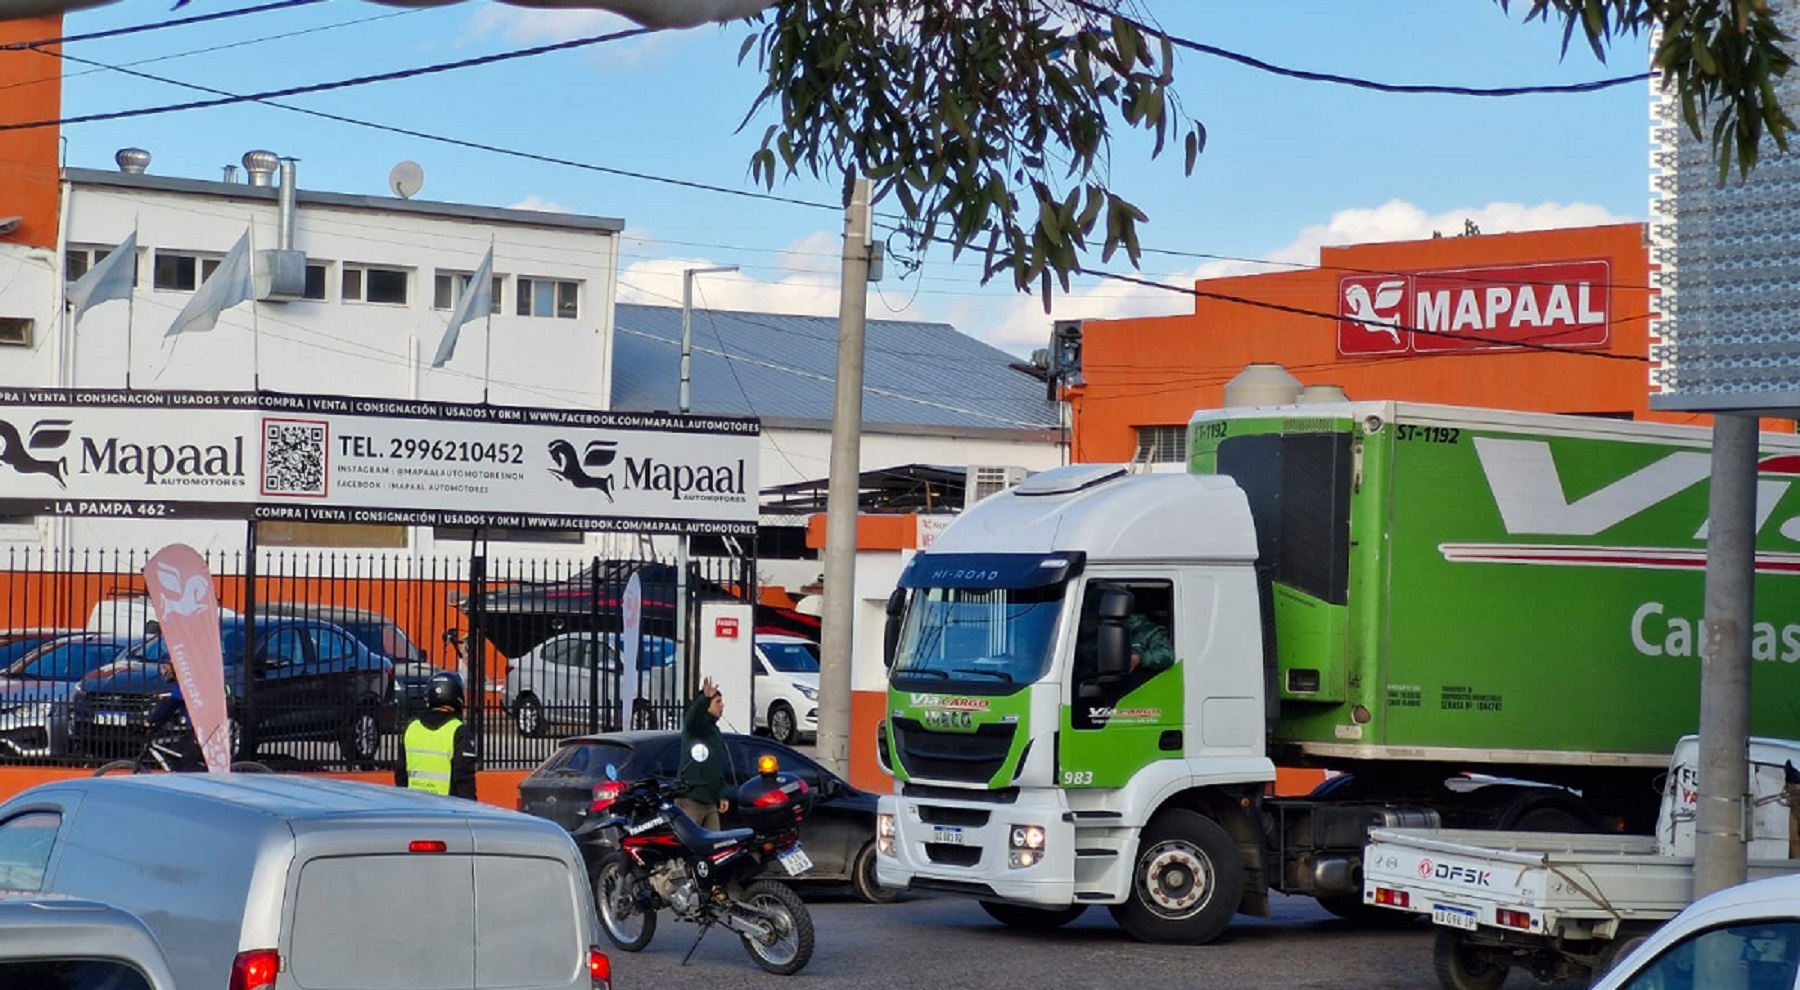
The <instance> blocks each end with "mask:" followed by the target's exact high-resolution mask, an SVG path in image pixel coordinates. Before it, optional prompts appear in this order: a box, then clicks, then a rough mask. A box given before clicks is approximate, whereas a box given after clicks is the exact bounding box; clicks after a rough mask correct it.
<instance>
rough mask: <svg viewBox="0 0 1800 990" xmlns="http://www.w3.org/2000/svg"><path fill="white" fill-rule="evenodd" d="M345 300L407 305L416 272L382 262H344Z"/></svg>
mask: <svg viewBox="0 0 1800 990" xmlns="http://www.w3.org/2000/svg"><path fill="white" fill-rule="evenodd" d="M343 290H344V291H343V300H344V302H366V303H386V304H388V305H393V306H404V305H406V303H407V301H408V300H409V299H410V298H411V294H412V293H411V290H412V272H410V271H408V270H406V269H404V268H386V267H382V266H379V265H351V264H346V265H344V278H343Z"/></svg>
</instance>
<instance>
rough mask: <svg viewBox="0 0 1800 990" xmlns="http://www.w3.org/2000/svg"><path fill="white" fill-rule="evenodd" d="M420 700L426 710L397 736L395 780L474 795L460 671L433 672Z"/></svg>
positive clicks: (404, 784) (405, 784) (403, 784)
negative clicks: (398, 753) (423, 699)
mask: <svg viewBox="0 0 1800 990" xmlns="http://www.w3.org/2000/svg"><path fill="white" fill-rule="evenodd" d="M425 705H426V707H427V709H429V710H428V711H426V712H425V714H423V715H420V716H419V717H418V718H415V719H413V720H412V723H411V724H410V725H408V726H407V727H406V732H405V733H404V734H402V735H401V737H400V758H399V760H398V761H397V762H396V763H395V764H394V783H395V784H397V785H398V786H400V787H405V788H410V789H411V790H415V791H425V792H427V793H430V794H448V795H450V796H451V797H459V798H468V799H469V800H471V801H473V800H475V737H474V733H472V732H470V731H469V726H468V724H467V723H465V722H464V721H463V718H462V711H463V681H462V677H461V676H460V675H458V674H455V673H453V672H451V671H448V670H445V671H439V672H438V673H436V674H433V675H432V677H431V684H430V686H429V687H427V688H426V689H425Z"/></svg>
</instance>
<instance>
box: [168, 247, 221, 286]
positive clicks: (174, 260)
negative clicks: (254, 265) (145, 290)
mask: <svg viewBox="0 0 1800 990" xmlns="http://www.w3.org/2000/svg"><path fill="white" fill-rule="evenodd" d="M223 260H224V257H223V256H222V255H208V254H196V253H194V252H191V251H164V250H163V249H161V248H157V249H156V259H155V261H154V262H153V263H152V265H151V281H150V284H151V285H153V286H155V287H156V288H158V289H162V290H164V291H168V292H192V291H194V290H195V289H198V288H200V284H201V283H202V282H205V281H206V280H207V279H208V278H211V277H212V273H213V272H216V271H218V270H219V262H220V261H223Z"/></svg>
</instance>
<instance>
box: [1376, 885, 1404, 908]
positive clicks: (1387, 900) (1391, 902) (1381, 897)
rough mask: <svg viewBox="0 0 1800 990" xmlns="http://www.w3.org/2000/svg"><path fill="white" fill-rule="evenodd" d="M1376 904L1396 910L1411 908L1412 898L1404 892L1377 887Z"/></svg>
mask: <svg viewBox="0 0 1800 990" xmlns="http://www.w3.org/2000/svg"><path fill="white" fill-rule="evenodd" d="M1375 903H1377V904H1383V905H1386V906H1388V907H1396V908H1403V907H1411V906H1412V897H1411V896H1409V895H1408V894H1407V893H1406V891H1404V890H1394V889H1393V888H1391V887H1376V888H1375Z"/></svg>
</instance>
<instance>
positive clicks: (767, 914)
mask: <svg viewBox="0 0 1800 990" xmlns="http://www.w3.org/2000/svg"><path fill="white" fill-rule="evenodd" d="M744 903H745V905H746V906H748V907H750V908H751V909H752V910H754V911H755V912H756V914H757V916H758V917H759V918H761V919H762V920H763V921H765V922H767V923H769V924H770V925H771V926H773V927H774V929H775V932H774V936H773V937H772V938H771V939H770V940H769V941H768V942H763V941H762V940H760V939H756V938H752V937H751V936H749V935H740V936H738V937H739V938H741V939H743V940H744V951H746V952H748V953H750V958H752V959H754V960H756V964H757V965H758V966H761V967H762V968H763V969H765V970H767V971H768V972H771V973H774V974H775V975H776V976H792V975H794V974H795V973H798V972H800V971H801V970H803V969H805V968H806V964H807V963H809V962H811V961H812V954H813V920H812V912H810V911H808V910H807V909H806V902H805V901H802V900H801V899H800V895H799V894H796V893H794V891H793V889H792V888H790V887H788V886H787V885H786V884H783V883H776V882H775V881H773V880H759V881H757V882H756V883H753V884H751V885H750V886H749V888H747V889H746V890H745V891H744Z"/></svg>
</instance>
